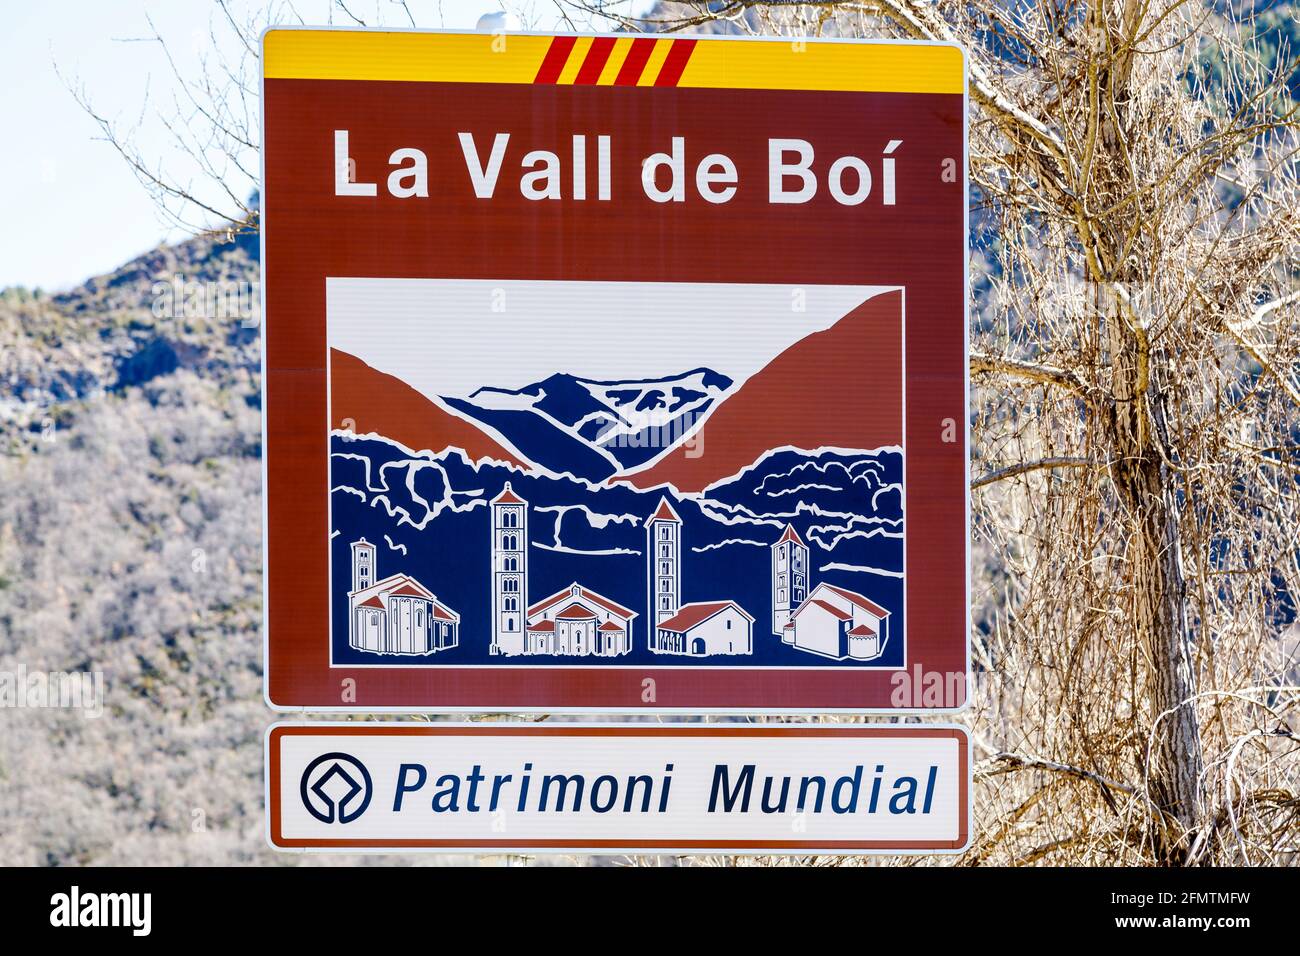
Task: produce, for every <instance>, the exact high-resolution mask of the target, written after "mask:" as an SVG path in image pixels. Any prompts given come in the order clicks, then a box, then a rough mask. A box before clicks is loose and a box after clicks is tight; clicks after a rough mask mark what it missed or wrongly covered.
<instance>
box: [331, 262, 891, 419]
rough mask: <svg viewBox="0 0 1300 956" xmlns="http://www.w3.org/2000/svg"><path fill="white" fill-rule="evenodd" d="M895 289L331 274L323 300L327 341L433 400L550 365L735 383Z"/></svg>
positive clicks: (525, 378)
mask: <svg viewBox="0 0 1300 956" xmlns="http://www.w3.org/2000/svg"><path fill="white" fill-rule="evenodd" d="M890 288H891V287H886V286H857V285H808V286H795V285H788V284H780V285H775V284H774V285H753V284H740V283H695V282H552V281H533V280H511V281H503V280H496V279H389V278H381V279H375V278H328V279H326V285H325V299H326V314H327V316H328V321H327V325H328V331H327V336H328V339H329V344H330V346H331V347H332V348H336V349H341V350H342V351H344V352H348V353H350V354H352V355H355V356H356V357H357V358H359V359H361V360H362V361H364V362H365V363H366V364H367V365H369V366H370V367H371V368H374V369H377V370H379V371H381V372H387V373H388V374H390V375H394V376H396V377H398V378H400V379H401V380H402V381H404V382H405V383H406V384H408V385H410V386H411V387H412V388H414V389H416V390H417V391H418V392H420V393H421V394H423V395H424V396H425V397H427V398H430V399H435V398H436V397H437V396H439V395H449V396H453V397H457V398H464V397H468V396H469V395H470V394H471V393H472V392H474V390H475V389H477V388H480V387H482V386H485V385H488V386H495V387H498V388H512V389H517V388H522V387H523V386H525V385H530V384H532V383H534V382H538V381H540V380H542V379H544V378H546V377H547V376H549V375H552V374H554V373H556V372H567V373H570V374H572V375H576V376H578V377H580V378H591V379H598V380H623V379H627V380H643V379H646V378H656V377H660V376H667V375H677V374H680V373H681V372H685V371H687V370H689V369H694V368H699V367H701V366H703V367H707V368H710V369H712V370H713V371H715V372H721V373H723V374H724V375H727V376H728V377H730V378H731V379H732V380H733V381H734V383H735V384H734V385H733V388H735V387H737V386H739V385H740V384H741V383H743V382H744V381H745V380H746V379H747V378H749V377H750V376H751V375H753V374H754V373H755V372H758V371H759V370H760V369H762V368H763V366H765V365H767V364H768V363H769V362H770V361H771V360H772V359H774V358H775V357H776V356H777V355H779V354H780V353H781V352H783V351H785V349H787V348H789V347H790V346H791V345H793V344H794V343H795V342H797V341H799V340H800V339H802V338H804V337H805V336H807V335H811V334H812V333H814V332H820V331H822V330H824V329H828V328H830V327H831V326H832V325H834V324H835V323H836V322H838V321H839V320H840V319H841V318H843V317H844V316H845V315H847V314H848V313H849V312H851V311H852V310H853V309H855V308H856V307H857V306H859V305H860V304H862V303H863V302H865V301H866V300H867V299H870V298H872V297H874V296H876V295H879V294H880V293H882V292H886V291H889V290H890ZM800 307H802V309H803V311H798V308H800ZM494 309H495V310H494Z"/></svg>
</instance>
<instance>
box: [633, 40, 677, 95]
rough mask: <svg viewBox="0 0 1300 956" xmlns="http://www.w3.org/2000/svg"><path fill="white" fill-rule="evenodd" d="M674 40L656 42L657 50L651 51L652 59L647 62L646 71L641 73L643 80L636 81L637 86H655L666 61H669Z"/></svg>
mask: <svg viewBox="0 0 1300 956" xmlns="http://www.w3.org/2000/svg"><path fill="white" fill-rule="evenodd" d="M672 45H673V41H672V40H662V39H660V40H655V48H654V49H653V50H651V51H650V59H648V60H646V61H645V69H644V70H642V71H641V78H640V79H639V80H637V81H636V85H637V86H654V85H655V79H656V78H657V77H658V76H659V70H660V69H661V68H662V67H663V65H664V60H666V59H668V51H669V49H671V48H672Z"/></svg>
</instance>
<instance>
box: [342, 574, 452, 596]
mask: <svg viewBox="0 0 1300 956" xmlns="http://www.w3.org/2000/svg"><path fill="white" fill-rule="evenodd" d="M385 591H389V592H392V593H394V594H397V593H400V594H402V595H404V596H406V597H421V598H424V599H426V600H429V601H432V600H433V592H432V591H430V590H429V589H428V588H426V587H425V586H424V585H423V584H421V583H420V582H419V581H417V580H415V578H413V577H411V576H410V575H409V574H390V575H389V576H388V577H386V578H384V579H383V580H382V581H376V582H375V583H374V584H372V585H370V587H368V588H362V589H361V590H360V591H353V592H352V596H353V597H354V598H359V599H361V600H367V599H369V598H370V597H378V596H379V595H380V594H381V593H383V592H385ZM363 595H364V597H363Z"/></svg>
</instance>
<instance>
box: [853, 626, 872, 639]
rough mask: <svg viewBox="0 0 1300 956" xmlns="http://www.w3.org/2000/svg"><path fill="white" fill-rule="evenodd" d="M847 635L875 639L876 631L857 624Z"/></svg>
mask: <svg viewBox="0 0 1300 956" xmlns="http://www.w3.org/2000/svg"><path fill="white" fill-rule="evenodd" d="M849 634H850V635H851V636H853V637H875V636H876V629H875V628H874V627H869V626H867V625H866V624H859V625H858V626H857V627H855V628H854V629H853V630H851V631H849Z"/></svg>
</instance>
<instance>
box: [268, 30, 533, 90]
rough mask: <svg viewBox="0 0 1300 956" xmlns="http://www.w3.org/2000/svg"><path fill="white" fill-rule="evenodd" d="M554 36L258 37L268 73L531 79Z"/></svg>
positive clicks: (325, 33) (309, 33)
mask: <svg viewBox="0 0 1300 956" xmlns="http://www.w3.org/2000/svg"><path fill="white" fill-rule="evenodd" d="M550 45H551V38H550V37H546V36H517V35H514V34H498V35H494V34H491V33H380V32H377V31H376V32H369V31H367V32H359V31H356V32H354V31H348V30H270V31H268V32H267V33H266V35H265V36H264V37H263V40H262V70H263V74H262V75H263V76H265V77H266V78H267V79H269V80H281V79H286V80H287V79H295V80H424V81H428V82H441V83H531V82H533V79H534V78H535V77H536V76H537V69H538V67H540V66H541V65H542V59H543V58H544V57H545V56H546V50H547V48H548V47H549V46H550Z"/></svg>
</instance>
